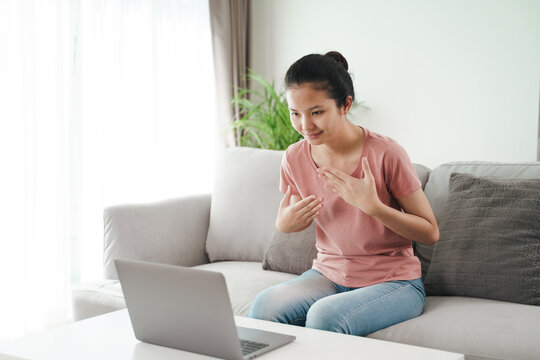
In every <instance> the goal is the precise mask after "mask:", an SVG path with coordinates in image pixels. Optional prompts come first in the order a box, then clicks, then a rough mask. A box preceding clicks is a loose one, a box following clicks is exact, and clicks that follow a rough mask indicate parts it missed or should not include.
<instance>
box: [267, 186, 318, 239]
mask: <svg viewBox="0 0 540 360" xmlns="http://www.w3.org/2000/svg"><path fill="white" fill-rule="evenodd" d="M291 192H292V191H291V186H290V185H289V186H288V187H287V192H286V193H285V196H284V197H283V199H281V202H280V203H279V211H278V215H277V219H276V228H277V229H278V230H279V231H281V232H283V233H291V232H296V231H301V230H304V229H305V228H307V227H308V226H309V225H310V224H311V222H312V221H313V220H314V219H315V218H316V217H317V216H318V215H319V213H320V210H321V208H322V206H323V199H322V198H319V197H316V196H314V195H310V196H308V197H306V198H305V199H302V198H300V196H294V197H293V201H291Z"/></svg>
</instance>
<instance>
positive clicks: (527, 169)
mask: <svg viewBox="0 0 540 360" xmlns="http://www.w3.org/2000/svg"><path fill="white" fill-rule="evenodd" d="M453 172H460V173H468V174H471V175H474V176H494V177H502V178H515V179H540V162H530V163H494V162H485V161H483V162H482V161H469V162H451V163H447V164H443V165H440V166H438V167H436V168H435V169H433V170H432V171H431V173H430V174H429V179H428V181H427V183H426V186H425V188H424V192H425V194H426V197H427V198H428V200H429V203H430V204H431V208H432V209H433V213H434V214H435V218H436V219H437V222H438V223H439V224H440V222H441V220H442V217H443V212H444V207H445V205H446V201H447V199H448V180H449V178H450V174H451V173H453ZM432 252H433V245H426V244H422V243H416V246H415V254H416V256H418V258H419V259H420V262H421V264H422V275H423V276H425V274H426V272H427V269H428V267H429V263H430V261H431V256H432Z"/></svg>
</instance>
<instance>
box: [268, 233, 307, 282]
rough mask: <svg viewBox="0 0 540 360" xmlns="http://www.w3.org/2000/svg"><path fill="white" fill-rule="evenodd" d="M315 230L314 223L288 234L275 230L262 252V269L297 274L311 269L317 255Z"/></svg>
mask: <svg viewBox="0 0 540 360" xmlns="http://www.w3.org/2000/svg"><path fill="white" fill-rule="evenodd" d="M315 232H316V231H315V224H314V223H312V224H311V225H310V226H308V227H307V228H306V229H304V230H302V231H300V232H293V233H290V234H285V233H282V232H280V231H278V230H276V231H275V232H274V234H273V235H272V240H271V241H270V245H269V246H268V249H266V253H265V254H264V261H263V269H264V270H273V271H281V272H286V273H290V274H297V275H300V274H302V273H303V272H304V271H307V270H309V269H311V266H312V265H313V259H315V258H316V257H317V248H316V247H315Z"/></svg>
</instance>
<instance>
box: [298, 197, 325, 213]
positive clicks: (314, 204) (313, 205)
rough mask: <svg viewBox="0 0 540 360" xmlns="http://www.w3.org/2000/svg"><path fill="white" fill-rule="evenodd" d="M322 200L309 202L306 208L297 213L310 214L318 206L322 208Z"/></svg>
mask: <svg viewBox="0 0 540 360" xmlns="http://www.w3.org/2000/svg"><path fill="white" fill-rule="evenodd" d="M322 204H323V199H322V198H316V199H315V200H314V201H311V202H310V203H308V204H307V205H306V206H304V207H303V208H301V209H298V211H300V212H302V213H303V214H308V213H310V212H311V211H312V210H313V209H314V208H316V207H318V206H319V205H320V206H321V207H322Z"/></svg>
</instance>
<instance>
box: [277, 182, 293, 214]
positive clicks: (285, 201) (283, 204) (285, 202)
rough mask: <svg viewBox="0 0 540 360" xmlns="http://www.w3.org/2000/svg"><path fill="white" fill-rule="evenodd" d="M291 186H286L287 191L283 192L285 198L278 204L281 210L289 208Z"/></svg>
mask: <svg viewBox="0 0 540 360" xmlns="http://www.w3.org/2000/svg"><path fill="white" fill-rule="evenodd" d="M291 193H292V190H291V185H287V191H286V192H285V196H284V197H283V199H281V202H280V203H279V204H280V206H281V207H282V208H284V207H287V206H289V203H290V201H291Z"/></svg>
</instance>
